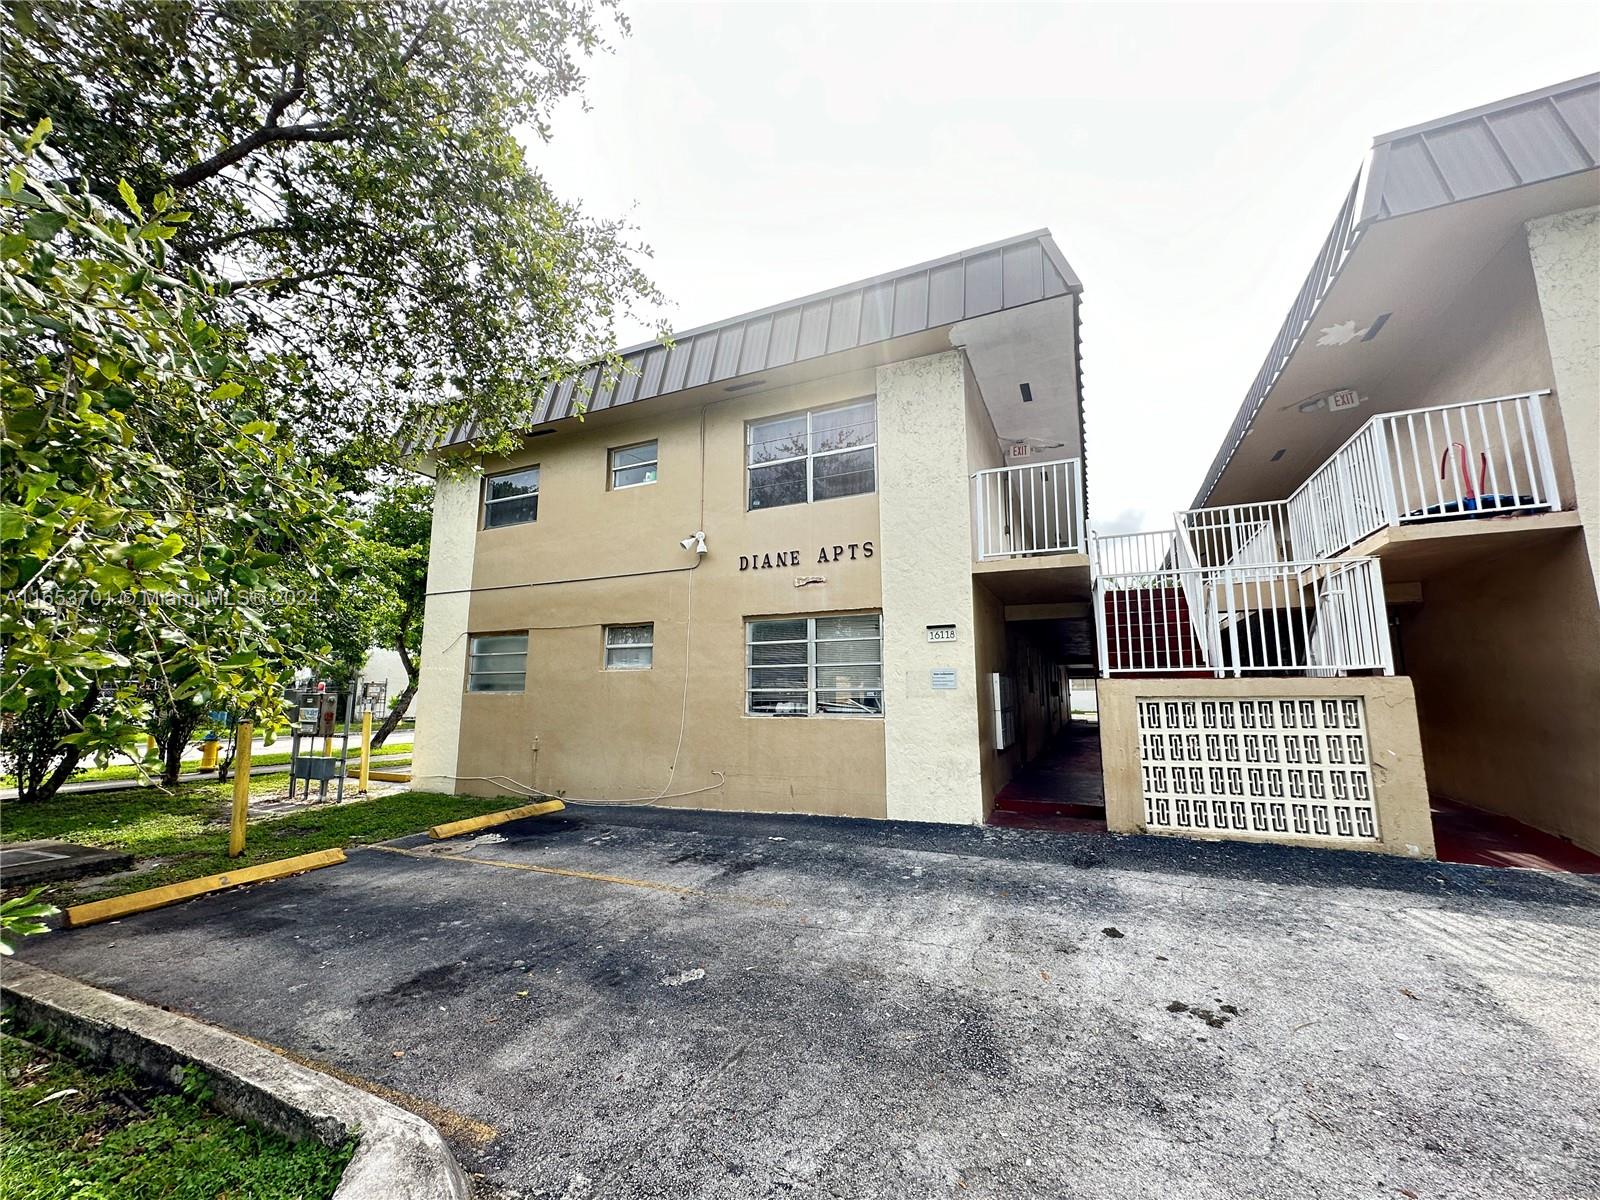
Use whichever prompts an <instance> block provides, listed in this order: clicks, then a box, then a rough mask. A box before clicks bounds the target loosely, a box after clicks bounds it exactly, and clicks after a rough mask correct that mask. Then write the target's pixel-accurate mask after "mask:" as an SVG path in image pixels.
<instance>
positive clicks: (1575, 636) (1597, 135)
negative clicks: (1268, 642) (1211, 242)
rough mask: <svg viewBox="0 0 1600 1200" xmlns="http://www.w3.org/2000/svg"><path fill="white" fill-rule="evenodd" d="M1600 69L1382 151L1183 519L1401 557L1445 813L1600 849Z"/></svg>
mask: <svg viewBox="0 0 1600 1200" xmlns="http://www.w3.org/2000/svg"><path fill="white" fill-rule="evenodd" d="M1597 157H1600V75H1591V76H1588V77H1585V78H1583V79H1577V80H1572V81H1569V82H1567V83H1562V84H1558V85H1556V86H1553V87H1549V88H1545V89H1543V90H1541V91H1538V92H1534V93H1530V94H1528V95H1522V96H1514V97H1512V98H1510V99H1507V100H1503V101H1500V102H1498V103H1494V104H1490V105H1487V106H1485V107H1483V108H1478V109H1473V110H1471V111H1469V112H1463V113H1457V114H1454V115H1452V116H1447V117H1442V118H1440V119H1438V120H1435V121H1430V122H1428V123H1427V124H1424V125H1419V126H1416V127H1414V128H1410V129H1402V130H1399V131H1398V132H1395V133H1390V134H1385V135H1383V136H1382V137H1379V138H1378V139H1377V140H1376V141H1375V142H1374V143H1373V147H1372V151H1371V154H1370V155H1369V157H1368V159H1367V161H1366V163H1365V165H1364V166H1363V167H1362V169H1361V171H1360V173H1359V175H1358V176H1357V178H1356V180H1355V182H1354V184H1353V185H1352V186H1351V188H1350V191H1349V192H1348V193H1347V195H1346V196H1345V197H1344V202H1343V204H1342V205H1341V206H1340V208H1339V211H1338V215H1337V217H1336V219H1335V221H1334V225H1333V228H1332V230H1330V232H1329V234H1328V237H1327V240H1326V242H1325V243H1324V245H1323V247H1322V252H1321V253H1320V254H1319V255H1318V257H1317V260H1316V262H1315V263H1314V264H1313V266H1312V269H1311V273H1310V274H1309V275H1308V276H1307V278H1306V281H1305V284H1304V286H1303V287H1302V288H1301V290H1300V293H1299V295H1298V296H1297V297H1296V298H1295V302H1294V305H1293V307H1292V308H1291V310H1290V312H1289V315H1288V317H1287V318H1286V319H1285V321H1284V324H1283V327H1282V329H1281V330H1280V332H1279V334H1278V336H1277V338H1276V340H1275V341H1274V342H1273V344H1272V346H1271V348H1270V350H1269V351H1268V354H1267V358H1266V361H1265V362H1264V363H1263V364H1262V366H1261V370H1260V372H1259V373H1258V374H1257V376H1256V379H1255V382H1254V385H1253V386H1252V387H1251V389H1250V391H1249V393H1248V394H1247V395H1246V396H1245V399H1244V403H1243V405H1242V406H1241V408H1240V410H1239V414H1238V417H1237V418H1236V420H1235V421H1234V422H1233V425H1232V428H1231V429H1230V430H1229V431H1228V433H1227V436H1226V437H1225V439H1224V440H1223V442H1222V445H1221V446H1220V448H1219V449H1218V451H1217V454H1216V458H1215V461H1214V462H1213V464H1212V466H1211V468H1210V470H1209V471H1208V472H1207V473H1206V476H1205V479H1204V482H1203V484H1202V486H1201V487H1200V490H1199V492H1198V494H1197V495H1196V497H1195V499H1194V508H1193V509H1191V510H1190V511H1188V512H1184V513H1179V514H1177V518H1176V520H1175V526H1176V528H1177V531H1178V533H1179V535H1180V537H1181V539H1182V540H1183V541H1184V542H1185V547H1184V550H1185V552H1188V553H1192V554H1193V555H1194V556H1196V558H1197V559H1198V560H1199V561H1200V562H1201V563H1204V564H1206V565H1216V566H1222V567H1229V568H1232V569H1233V571H1234V573H1235V574H1237V573H1238V572H1240V571H1241V570H1244V571H1247V570H1248V568H1249V566H1250V564H1256V563H1266V562H1299V563H1302V564H1307V565H1305V566H1304V567H1303V568H1302V569H1303V570H1304V571H1305V572H1307V573H1316V572H1344V571H1348V570H1351V569H1355V568H1354V564H1357V563H1360V562H1363V561H1369V562H1372V563H1373V564H1375V565H1380V564H1381V571H1382V580H1383V596H1384V600H1385V604H1386V624H1387V632H1388V633H1389V641H1390V650H1389V653H1390V656H1391V658H1392V662H1393V667H1394V669H1395V670H1396V671H1397V672H1398V673H1400V674H1401V675H1403V676H1405V677H1408V678H1409V679H1410V681H1411V684H1412V686H1413V687H1414V689H1415V694H1416V703H1417V715H1418V719H1419V724H1420V733H1421V742H1422V749H1423V753H1424V758H1425V761H1426V769H1427V782H1428V786H1429V789H1430V791H1431V793H1432V795H1433V797H1434V799H1435V802H1436V803H1444V804H1448V803H1459V804H1465V805H1470V806H1472V807H1473V808H1476V809H1483V810H1489V811H1492V812H1496V813H1501V814H1504V815H1506V816H1509V817H1512V818H1515V819H1516V820H1518V821H1520V822H1524V823H1526V824H1528V825H1532V826H1534V827H1536V828H1538V829H1542V830H1545V831H1547V832H1549V833H1552V834H1555V835H1558V836H1560V837H1563V838H1566V839H1569V840H1571V841H1573V842H1576V843H1578V844H1579V845H1581V846H1584V847H1587V848H1588V849H1590V850H1594V851H1600V602H1597V596H1596V590H1597V581H1600V207H1597V205H1600V171H1597V170H1596V159H1597Z"/></svg>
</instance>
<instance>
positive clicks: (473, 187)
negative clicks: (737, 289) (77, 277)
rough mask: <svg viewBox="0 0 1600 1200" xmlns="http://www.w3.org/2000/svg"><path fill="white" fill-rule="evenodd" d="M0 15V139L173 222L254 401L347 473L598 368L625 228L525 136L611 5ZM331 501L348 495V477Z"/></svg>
mask: <svg viewBox="0 0 1600 1200" xmlns="http://www.w3.org/2000/svg"><path fill="white" fill-rule="evenodd" d="M3 21H4V24H3V25H0V36H3V45H0V50H3V52H4V55H5V59H6V62H7V64H8V68H9V74H10V77H11V79H12V81H13V87H14V94H13V97H12V104H13V105H14V106H15V107H16V109H17V110H18V113H19V114H20V115H19V116H18V117H17V118H16V120H17V122H18V129H19V130H26V129H30V128H32V126H33V125H34V123H35V122H37V121H38V120H40V119H41V118H44V117H47V116H48V117H53V118H54V120H55V122H56V134H55V136H54V137H53V138H52V145H53V146H54V147H55V148H56V149H58V150H59V151H60V152H61V154H62V155H63V158H64V162H63V167H62V175H63V177H64V178H68V179H73V180H81V181H82V182H83V183H84V184H85V185H87V187H88V188H89V189H90V190H92V191H93V192H94V193H95V194H97V195H99V196H100V197H102V198H103V199H108V200H109V199H111V198H113V197H114V194H115V188H116V186H117V181H118V180H119V179H127V180H128V181H130V183H131V184H132V185H133V187H134V189H135V191H136V192H137V193H138V194H139V195H141V196H147V195H152V194H155V193H158V192H163V191H170V192H172V193H173V194H174V195H175V197H176V198H177V202H178V203H181V204H182V206H183V207H184V208H185V209H187V210H189V211H190V212H192V214H193V216H192V219H190V220H189V221H187V222H185V223H184V224H183V225H181V226H178V227H175V228H174V229H173V231H172V234H171V236H170V238H169V239H168V242H169V253H170V255H171V256H172V258H173V259H174V261H180V262H182V263H184V264H187V265H191V266H195V267H198V268H201V269H202V270H204V271H205V272H206V273H208V274H210V275H212V276H215V277H220V278H228V279H230V280H232V281H233V287H232V289H231V290H230V292H229V293H228V294H227V295H226V296H225V297H223V304H224V311H225V312H226V313H227V314H228V316H229V317H230V318H231V319H232V320H233V321H234V322H235V323H236V324H238V325H239V326H240V327H241V328H244V329H246V330H247V331H249V333H250V334H251V336H252V338H253V339H255V340H256V343H257V344H258V345H260V346H262V347H264V348H267V349H270V350H271V351H272V352H273V353H274V354H276V355H278V356H279V358H280V361H282V362H283V363H284V364H285V366H286V367H287V368H289V369H286V370H285V371H283V372H281V373H280V374H279V375H278V376H277V377H276V378H275V379H274V380H272V381H269V382H270V383H271V384H272V386H273V387H274V388H275V389H276V391H275V394H274V396H273V403H274V407H275V409H276V410H277V411H278V412H280V413H281V414H283V416H284V419H285V420H286V421H289V422H291V423H292V424H294V425H295V426H296V428H297V429H298V430H299V431H300V432H301V433H302V434H303V435H305V436H307V437H310V438H311V439H312V440H313V441H314V442H315V443H316V444H317V448H318V449H319V451H321V452H322V453H323V454H324V455H325V456H326V461H328V462H330V463H332V464H335V465H337V466H339V467H340V468H341V470H343V471H344V473H345V474H346V476H347V478H348V479H349V480H351V481H359V480H360V470H359V468H360V467H361V466H362V465H363V464H365V463H368V462H371V461H373V456H374V455H378V456H380V457H383V456H387V457H390V458H392V457H393V450H394V446H393V439H394V437H395V436H400V437H401V438H402V439H404V438H406V437H408V436H410V435H414V434H415V432H416V431H417V430H418V429H420V428H422V427H424V425H426V426H428V427H432V428H438V427H439V426H440V425H445V424H449V425H453V424H455V423H458V422H460V421H463V420H469V419H470V420H472V421H474V422H475V423H476V424H477V426H478V427H479V428H480V430H481V431H482V433H483V436H484V438H485V440H486V442H487V443H490V444H492V445H493V446H494V448H498V449H504V448H507V447H508V446H509V445H510V444H511V442H512V439H513V436H514V434H515V432H516V431H518V430H519V429H520V428H522V427H524V426H525V425H526V422H527V418H528V414H529V404H530V400H531V398H532V397H533V396H534V395H535V394H536V393H537V391H538V390H539V389H540V388H542V386H543V385H544V384H545V383H546V382H548V381H551V380H555V379H560V378H563V377H565V376H568V375H570V374H571V373H572V372H573V371H574V370H575V369H577V367H578V366H580V365H587V364H588V363H589V362H591V361H593V360H596V359H601V358H603V356H605V355H606V353H607V352H608V351H609V350H610V349H611V332H612V325H613V321H614V319H615V317H616V316H617V315H618V314H619V313H620V312H622V311H625V310H627V309H629V308H631V307H633V306H634V305H636V304H637V303H638V302H640V301H651V300H654V299H655V298H656V293H655V291H654V289H653V287H652V286H651V284H650V283H649V282H648V280H647V279H646V278H645V276H644V275H643V274H642V273H641V272H640V270H639V268H638V266H637V265H636V263H637V256H638V254H639V253H641V252H642V248H639V247H635V246H633V245H631V244H630V242H629V233H628V230H627V229H626V227H625V226H623V225H622V224H621V223H619V222H617V221H613V220H601V219H595V218H592V217H589V216H587V215H586V214H584V213H583V212H582V211H581V209H580V208H579V206H578V205H576V204H573V203H569V202H565V201H563V200H561V199H560V198H559V197H558V196H556V195H555V194H554V193H553V191H552V190H551V188H550V187H549V186H548V185H547V184H546V182H545V181H544V180H543V178H541V176H540V175H539V174H538V173H537V171H535V170H534V169H532V168H531V167H530V166H529V163H528V161H527V154H526V152H525V150H524V147H523V145H522V144H521V143H520V142H519V140H518V132H519V131H521V132H522V134H523V136H532V137H534V138H547V137H548V136H549V134H550V119H551V114H552V110H553V109H554V108H555V106H556V105H558V104H559V103H560V102H561V101H563V100H564V99H566V98H567V97H569V96H573V95H574V94H576V93H578V92H579V91H580V89H581V86H582V83H583V75H582V71H581V65H582V63H583V60H584V59H586V58H587V57H588V56H590V55H592V54H594V53H596V52H599V51H602V50H604V49H605V48H606V37H607V35H608V34H611V33H617V34H623V33H625V32H626V29H627V26H626V22H625V20H624V19H623V18H622V17H621V16H620V14H618V12H617V10H616V8H615V5H614V0H599V2H598V3H596V2H594V0H529V2H527V3H500V2H495V0H318V2H317V3H314V4H310V3H275V2H269V0H221V2H219V3H212V4H176V3H170V2H169V0H120V2H118V3H103V2H94V3H91V2H89V0H35V2H34V3H30V4H15V5H9V6H7V8H6V13H5V16H4V18H3ZM355 490H359V483H358V482H357V483H356V486H355Z"/></svg>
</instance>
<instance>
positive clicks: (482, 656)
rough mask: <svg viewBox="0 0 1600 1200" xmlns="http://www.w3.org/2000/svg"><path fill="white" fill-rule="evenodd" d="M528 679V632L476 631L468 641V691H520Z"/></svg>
mask: <svg viewBox="0 0 1600 1200" xmlns="http://www.w3.org/2000/svg"><path fill="white" fill-rule="evenodd" d="M527 680H528V635H527V634H525V633H483V634H475V635H474V636H473V637H472V638H471V640H470V641H469V642H468V644H467V691H469V692H520V691H522V690H523V688H524V687H526V686H527Z"/></svg>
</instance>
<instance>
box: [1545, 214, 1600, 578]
mask: <svg viewBox="0 0 1600 1200" xmlns="http://www.w3.org/2000/svg"><path fill="white" fill-rule="evenodd" d="M1528 252H1529V255H1530V256H1531V260H1532V265H1533V274H1534V277H1535V279H1536V280H1537V285H1538V295H1539V307H1540V311H1541V313H1542V315H1543V319H1544V333H1545V339H1546V343H1547V347H1548V353H1549V357H1550V363H1551V367H1552V371H1553V374H1554V377H1555V385H1556V401H1557V403H1558V404H1559V406H1560V411H1561V421H1562V425H1563V426H1564V428H1565V431H1566V438H1565V441H1566V447H1567V453H1568V455H1570V465H1571V470H1570V486H1571V492H1570V493H1569V494H1568V497H1567V500H1568V504H1569V505H1571V504H1573V503H1574V502H1575V503H1576V507H1577V510H1578V514H1579V515H1580V516H1581V517H1582V518H1583V528H1584V538H1585V544H1586V546H1587V550H1588V555H1589V570H1590V578H1591V580H1592V581H1593V582H1594V584H1595V588H1596V591H1597V592H1600V208H1584V209H1579V210H1577V211H1576V212H1568V213H1561V214H1559V215H1557V216H1553V217H1542V218H1540V219H1539V220H1536V221H1530V222H1528Z"/></svg>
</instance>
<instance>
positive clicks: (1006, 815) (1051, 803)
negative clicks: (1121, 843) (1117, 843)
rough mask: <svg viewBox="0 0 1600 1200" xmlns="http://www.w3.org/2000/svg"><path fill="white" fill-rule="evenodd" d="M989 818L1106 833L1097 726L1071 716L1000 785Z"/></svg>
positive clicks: (1027, 825)
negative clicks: (1056, 733)
mask: <svg viewBox="0 0 1600 1200" xmlns="http://www.w3.org/2000/svg"><path fill="white" fill-rule="evenodd" d="M989 824H991V825H1003V826H1006V827H1008V828H1011V829H1043V830H1047V831H1049V832H1052V833H1104V832H1105V828H1106V801H1105V780H1104V778H1103V776H1102V775H1101V771H1100V727H1099V726H1098V725H1093V724H1089V723H1087V722H1082V721H1074V722H1073V723H1072V724H1071V725H1069V726H1068V727H1067V728H1066V729H1064V730H1062V732H1061V733H1060V734H1058V735H1057V736H1056V740H1055V741H1054V742H1053V743H1052V744H1051V745H1049V746H1047V747H1046V748H1045V749H1044V750H1043V751H1041V752H1040V754H1039V755H1038V757H1037V758H1035V759H1034V760H1033V761H1032V762H1031V763H1029V764H1028V765H1027V766H1025V767H1023V768H1022V770H1020V771H1018V772H1017V773H1016V775H1014V776H1012V778H1011V782H1009V783H1007V784H1006V786H1005V787H1003V788H1001V789H1000V794H999V795H998V796H996V797H995V799H994V811H992V812H991V813H990V814H989Z"/></svg>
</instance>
